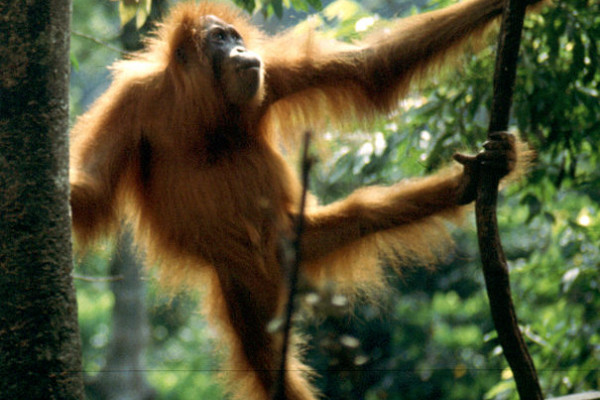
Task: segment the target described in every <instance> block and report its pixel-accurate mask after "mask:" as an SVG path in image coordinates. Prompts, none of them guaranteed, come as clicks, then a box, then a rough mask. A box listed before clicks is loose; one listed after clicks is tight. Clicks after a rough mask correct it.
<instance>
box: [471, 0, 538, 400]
mask: <svg viewBox="0 0 600 400" xmlns="http://www.w3.org/2000/svg"><path fill="white" fill-rule="evenodd" d="M526 8H527V2H526V1H524V0H507V5H506V6H505V9H504V14H503V20H502V30H501V32H500V39H499V43H498V54H497V58H496V69H495V72H494V97H493V101H492V110H491V118H490V125H489V132H488V135H490V134H492V133H493V132H499V131H506V130H507V129H508V121H509V116H510V107H511V102H512V95H513V91H514V83H515V76H516V68H517V58H518V54H519V45H520V41H521V31H522V29H523V19H524V17H525V10H526ZM499 181H500V176H498V175H497V174H496V173H495V172H494V171H492V170H490V169H484V170H483V171H481V177H480V183H479V186H478V190H477V202H476V206H475V211H476V220H477V233H478V238H479V249H480V253H481V261H482V264H483V274H484V277H485V283H486V287H487V295H488V299H489V302H490V310H491V314H492V319H493V320H494V326H495V327H496V331H497V332H498V339H499V341H500V344H501V346H502V349H503V351H504V356H505V357H506V360H507V361H508V364H509V365H510V368H511V369H512V371H513V376H514V378H515V382H516V385H517V391H518V392H519V397H520V398H521V399H522V400H543V395H542V389H541V387H540V384H539V381H538V377H537V372H536V370H535V366H534V364H533V360H532V359H531V356H530V355H529V352H528V350H527V345H526V344H525V341H524V340H523V336H522V335H521V332H520V330H519V326H518V323H517V316H516V312H515V307H514V304H513V301H512V296H511V290H510V280H509V271H508V265H507V263H506V258H505V256H504V251H503V249H502V243H501V241H500V234H499V231H498V221H497V215H496V206H497V201H498V183H499Z"/></svg>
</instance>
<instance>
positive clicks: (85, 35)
mask: <svg viewBox="0 0 600 400" xmlns="http://www.w3.org/2000/svg"><path fill="white" fill-rule="evenodd" d="M71 34H72V35H74V36H78V37H80V38H83V39H86V40H89V41H91V42H94V43H96V44H99V45H101V46H104V47H106V48H107V49H109V50H112V51H114V52H117V53H119V54H121V56H128V55H131V52H129V51H126V50H123V49H120V48H118V47H117V46H113V45H112V44H110V43H107V42H105V41H103V40H100V39H98V38H95V37H93V36H91V35H88V34H85V33H82V32H79V31H75V30H71Z"/></svg>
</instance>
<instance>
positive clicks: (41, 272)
mask: <svg viewBox="0 0 600 400" xmlns="http://www.w3.org/2000/svg"><path fill="white" fill-rule="evenodd" d="M0 16H2V17H1V19H0V293H2V296H1V297H0V393H1V395H2V398H6V399H25V398H26V399H50V400H52V399H61V400H64V399H82V398H83V382H82V376H81V344H80V339H79V327H78V324H77V305H76V299H75V290H74V287H73V284H72V279H71V269H72V255H71V222H70V216H69V181H68V134H67V130H68V110H69V103H68V81H69V29H70V16H71V2H70V1H69V0H28V1H23V0H7V1H3V2H0Z"/></svg>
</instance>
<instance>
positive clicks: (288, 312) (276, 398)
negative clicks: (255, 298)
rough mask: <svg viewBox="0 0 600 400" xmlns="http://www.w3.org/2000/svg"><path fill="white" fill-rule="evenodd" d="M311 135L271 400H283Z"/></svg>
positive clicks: (307, 137)
mask: <svg viewBox="0 0 600 400" xmlns="http://www.w3.org/2000/svg"><path fill="white" fill-rule="evenodd" d="M310 139H311V134H310V132H306V133H305V134H304V149H303V151H302V195H301V198H300V209H299V210H298V219H297V221H296V229H295V234H296V236H295V238H294V242H293V253H294V254H293V260H292V262H291V263H290V268H289V271H287V275H288V298H287V304H286V308H285V315H284V321H283V343H282V346H281V360H280V365H279V376H278V377H277V382H276V386H275V391H274V392H273V400H285V399H286V397H285V373H286V369H287V367H286V366H287V358H288V357H287V354H288V352H289V350H288V349H289V342H290V336H291V330H292V317H293V315H294V299H295V297H296V294H297V292H298V276H299V271H300V264H301V262H302V247H301V239H302V234H303V233H304V211H305V208H306V195H307V193H308V175H309V172H310V168H311V166H312V159H311V158H310V156H309V152H308V148H309V145H310Z"/></svg>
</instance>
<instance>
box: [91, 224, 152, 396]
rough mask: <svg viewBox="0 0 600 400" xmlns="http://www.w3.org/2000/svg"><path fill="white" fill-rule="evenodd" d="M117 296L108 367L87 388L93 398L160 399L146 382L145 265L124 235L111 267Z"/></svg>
mask: <svg viewBox="0 0 600 400" xmlns="http://www.w3.org/2000/svg"><path fill="white" fill-rule="evenodd" d="M110 273H111V276H113V277H115V278H116V279H115V280H114V281H113V282H112V283H111V289H112V292H113V294H114V295H115V306H114V308H113V312H112V325H113V326H112V337H111V340H110V343H109V345H108V353H107V355H106V364H105V366H104V368H103V369H102V371H101V372H100V373H99V374H98V377H97V379H96V380H95V381H94V382H92V383H91V384H90V385H89V387H88V388H87V392H88V394H89V395H90V397H91V398H95V399H103V400H150V399H153V398H155V397H156V394H155V392H154V390H153V389H152V388H151V387H150V386H149V385H148V382H147V381H146V378H145V374H144V370H145V364H144V360H143V356H144V351H145V349H146V344H147V341H148V318H147V314H146V305H145V298H146V296H145V294H146V291H145V288H144V282H143V281H142V279H141V265H140V263H139V262H138V261H137V259H136V257H135V254H134V253H133V251H132V243H131V235H129V234H123V235H122V236H121V237H120V239H119V243H118V247H117V251H116V253H115V255H114V258H113V260H112V262H111V265H110Z"/></svg>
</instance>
